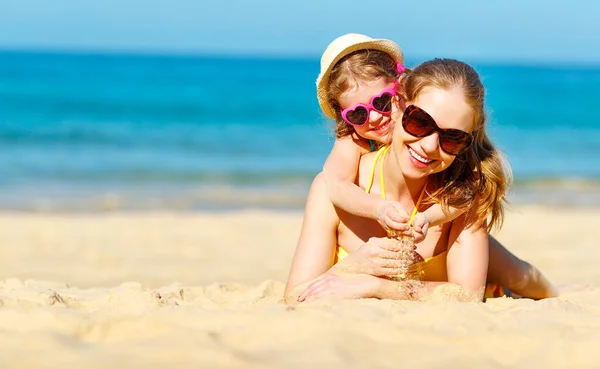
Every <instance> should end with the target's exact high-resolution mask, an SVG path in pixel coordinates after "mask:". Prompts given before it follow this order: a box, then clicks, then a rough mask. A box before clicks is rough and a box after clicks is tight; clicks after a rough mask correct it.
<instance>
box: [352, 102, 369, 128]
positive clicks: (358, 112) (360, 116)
mask: <svg viewBox="0 0 600 369" xmlns="http://www.w3.org/2000/svg"><path fill="white" fill-rule="evenodd" d="M368 117H369V112H368V111H367V109H366V108H364V107H362V106H358V107H357V108H356V109H354V110H350V111H349V112H347V113H346V120H347V121H348V123H350V124H353V125H355V126H362V125H363V124H365V123H366V122H367V119H368Z"/></svg>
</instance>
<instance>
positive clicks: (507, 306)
mask: <svg viewBox="0 0 600 369" xmlns="http://www.w3.org/2000/svg"><path fill="white" fill-rule="evenodd" d="M301 221H302V214H301V213H299V212H287V213H286V212H275V211H273V212H268V211H237V212H230V213H218V214H209V213H206V214H203V213H184V212H181V213H158V212H157V213H95V214H34V213H32V214H29V213H6V212H5V213H0V229H1V232H0V244H1V245H2V247H1V248H0V347H1V349H0V350H1V355H0V367H1V368H46V367H47V368H55V367H60V368H82V367H83V368H106V367H109V366H110V367H113V368H121V367H122V368H138V367H139V368H164V367H166V366H167V365H169V366H172V365H180V367H194V368H198V367H202V368H220V367H223V368H307V367H311V368H313V367H314V368H322V367H327V368H344V369H347V368H358V367H361V368H362V367H365V368H366V367H368V368H411V367H418V368H438V367H441V366H444V367H457V368H466V367H477V368H503V367H542V368H567V367H568V368H597V367H598V366H599V365H600V364H598V363H599V362H600V350H598V348H599V347H600V267H599V264H600V251H599V248H600V242H598V238H599V236H600V228H598V227H599V225H600V209H596V208H553V207H533V206H528V207H517V208H515V209H513V210H511V211H509V212H508V214H507V220H506V223H505V227H504V228H503V230H502V231H501V232H500V233H499V234H498V235H497V237H498V238H499V240H500V241H502V242H504V243H505V244H506V245H507V246H508V247H509V248H510V249H511V250H512V251H513V252H515V253H516V254H518V255H519V256H521V257H523V258H525V259H527V260H528V261H530V262H532V263H534V264H535V265H537V266H538V267H539V268H540V269H541V270H542V271H543V272H544V273H545V274H546V276H547V277H548V278H549V279H550V280H552V281H553V282H555V283H556V284H557V285H560V286H563V288H564V289H565V290H567V289H571V292H567V293H565V294H563V295H562V296H561V297H559V298H555V299H547V300H542V301H532V300H526V299H521V300H515V299H510V298H499V299H491V300H488V301H487V302H486V303H454V302H427V303H417V302H408V301H390V300H383V301H379V300H372V299H365V300H354V301H321V302H317V303H314V304H310V305H304V306H302V305H300V306H298V307H295V308H291V307H287V306H286V305H284V304H282V303H281V297H282V293H283V288H284V283H285V280H286V278H287V273H288V269H289V265H290V261H291V257H292V254H293V251H294V247H295V242H296V238H297V236H298V232H299V228H300V224H301ZM532 229H538V230H537V231H532ZM579 285H586V286H587V287H586V288H581V286H579Z"/></svg>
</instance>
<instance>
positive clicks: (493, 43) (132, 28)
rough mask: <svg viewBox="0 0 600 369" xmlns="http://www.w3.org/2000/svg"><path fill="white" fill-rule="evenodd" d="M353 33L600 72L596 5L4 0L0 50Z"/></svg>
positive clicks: (224, 43)
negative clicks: (594, 66) (595, 67)
mask: <svg viewBox="0 0 600 369" xmlns="http://www.w3.org/2000/svg"><path fill="white" fill-rule="evenodd" d="M348 32H357V33H364V34H367V35H369V36H371V37H376V38H389V39H392V40H394V41H396V42H397V43H399V44H400V45H401V46H402V48H403V49H404V52H405V55H406V56H407V58H409V59H410V58H411V56H412V57H413V58H422V57H430V56H444V57H454V58H462V59H469V60H496V61H498V60H501V61H516V62H520V61H524V62H527V61H541V62H547V63H554V62H559V63H562V62H574V63H586V64H588V63H592V64H600V1H594V0H587V1H583V0H572V1H569V2H566V1H556V0H545V1H543V0H520V1H517V0H504V1H496V0H464V1H459V0H455V1H447V0H432V1H425V0H422V1H400V0H396V1H390V0H377V1H375V0H373V1H369V2H367V1H360V2H359V1H350V0H303V1H286V0H168V1H160V0H120V1H116V0H104V1H101V0H95V1H90V0H0V49H29V50H32V49H44V50H61V51H64V50H69V51H70V50H72V51H110V52H136V53H137V52H142V53H185V54H211V55H250V56H281V57H288V56H294V57H307V58H312V57H318V56H319V55H320V53H321V52H322V51H323V50H324V49H325V47H326V46H327V44H328V43H329V42H331V41H332V40H333V39H334V38H336V37H337V36H340V35H342V34H344V33H348Z"/></svg>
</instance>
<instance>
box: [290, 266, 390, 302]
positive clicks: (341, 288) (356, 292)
mask: <svg viewBox="0 0 600 369" xmlns="http://www.w3.org/2000/svg"><path fill="white" fill-rule="evenodd" d="M378 285H379V279H378V278H377V277H374V276H372V275H367V274H337V273H333V272H328V273H326V274H325V275H324V276H323V277H322V278H321V279H319V280H317V281H315V282H313V283H311V284H310V285H309V286H308V287H306V289H305V290H304V292H302V293H301V294H300V296H298V302H312V301H315V300H317V299H320V298H323V297H327V296H329V297H332V298H338V299H360V298H369V297H374V296H375V295H376V290H377V288H378Z"/></svg>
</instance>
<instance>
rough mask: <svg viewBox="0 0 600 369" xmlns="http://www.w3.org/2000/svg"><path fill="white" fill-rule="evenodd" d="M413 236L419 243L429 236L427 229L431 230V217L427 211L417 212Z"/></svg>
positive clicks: (413, 225)
mask: <svg viewBox="0 0 600 369" xmlns="http://www.w3.org/2000/svg"><path fill="white" fill-rule="evenodd" d="M412 230H413V232H412V236H413V237H414V239H415V243H419V242H421V241H423V240H424V239H425V237H427V231H428V230H429V219H427V216H426V215H425V213H417V215H416V216H415V219H414V220H413V224H412Z"/></svg>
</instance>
